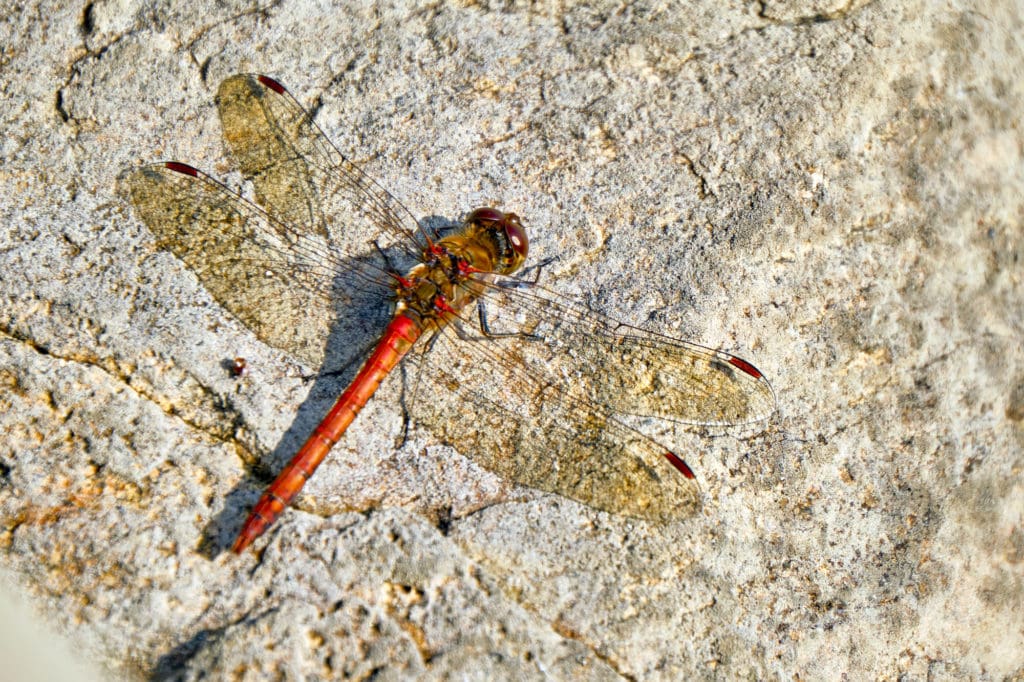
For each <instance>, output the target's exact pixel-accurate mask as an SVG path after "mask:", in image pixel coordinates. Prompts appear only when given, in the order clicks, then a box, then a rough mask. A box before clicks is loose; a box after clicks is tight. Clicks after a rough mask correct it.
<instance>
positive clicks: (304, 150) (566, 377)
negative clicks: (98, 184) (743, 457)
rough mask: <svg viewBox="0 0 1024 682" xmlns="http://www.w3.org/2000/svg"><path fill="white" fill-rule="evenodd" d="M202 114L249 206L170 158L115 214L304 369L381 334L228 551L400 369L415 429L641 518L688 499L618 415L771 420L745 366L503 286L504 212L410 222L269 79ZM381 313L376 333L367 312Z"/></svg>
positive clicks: (244, 80) (671, 466) (509, 471)
mask: <svg viewBox="0 0 1024 682" xmlns="http://www.w3.org/2000/svg"><path fill="white" fill-rule="evenodd" d="M217 106H218V110H219V114H220V119H221V123H222V126H223V131H224V137H225V139H226V141H227V143H228V147H229V148H230V150H231V153H232V155H233V156H234V158H235V160H236V161H237V163H238V166H239V169H240V171H241V173H242V176H243V177H244V178H245V179H246V180H247V181H248V182H249V183H251V186H252V190H253V192H254V194H255V201H256V202H257V203H258V204H259V206H257V204H256V203H253V202H251V201H249V200H248V199H246V198H244V197H243V196H242V195H240V194H238V193H236V192H234V191H232V190H231V189H229V188H228V187H226V186H225V185H223V184H221V183H220V182H218V181H217V180H214V179H213V178H211V177H210V176H208V175H206V174H205V173H203V172H201V171H199V170H196V169H195V168H193V167H191V166H188V165H186V164H183V163H178V162H173V161H172V162H165V163H160V164H156V165H152V166H146V167H142V168H139V169H135V170H132V171H130V172H129V173H128V174H127V175H126V181H127V187H128V191H129V194H130V198H131V201H132V203H133V205H134V206H135V208H136V210H137V212H138V214H139V215H140V216H141V217H142V219H143V220H144V221H145V223H146V224H147V225H148V227H149V228H150V230H151V231H152V232H153V234H154V235H155V236H156V238H157V241H158V245H159V247H160V248H162V249H166V250H169V251H170V252H172V253H174V254H175V255H176V256H177V257H178V258H180V259H181V260H182V261H184V263H185V264H186V265H187V266H188V267H189V268H190V269H191V270H192V271H193V272H195V273H196V275H197V276H198V277H199V279H200V281H201V282H202V283H203V284H204V286H206V288H207V289H208V290H209V291H210V293H211V294H212V295H213V296H214V298H216V299H217V300H218V301H219V302H220V303H221V304H222V305H223V306H224V307H225V308H227V309H228V310H229V311H231V312H232V313H233V314H234V315H236V316H237V317H238V318H239V319H240V320H241V321H242V322H243V323H244V324H246V325H247V326H248V327H249V328H250V329H252V330H253V332H255V333H256V335H257V336H259V337H260V338H261V339H262V340H264V341H265V342H266V343H268V344H270V345H272V346H274V347H277V348H280V349H283V350H285V351H287V352H289V353H291V354H293V355H294V356H295V357H296V358H298V359H299V360H301V361H302V362H304V363H307V364H308V365H310V366H315V367H320V366H323V365H324V363H325V361H326V362H327V363H329V364H331V363H333V362H336V361H338V360H339V359H340V358H341V356H342V355H343V354H344V353H345V352H348V348H347V347H348V346H350V345H351V343H348V344H346V343H338V342H337V341H335V339H345V338H346V337H349V338H351V336H350V335H351V334H352V333H354V332H356V331H361V332H363V333H364V334H365V332H366V328H367V327H375V328H376V329H377V330H378V333H380V340H379V342H378V343H377V346H376V349H375V350H374V351H373V352H372V354H371V355H370V356H369V357H368V358H367V359H366V360H365V362H364V364H363V365H362V368H361V369H360V370H359V372H358V374H357V375H356V376H355V378H354V379H353V381H352V382H351V384H350V385H349V387H348V388H347V389H346V390H345V392H344V393H343V394H342V395H341V397H340V398H339V399H338V401H337V402H336V403H335V405H334V407H333V408H332V409H331V410H330V412H329V413H328V414H327V416H326V417H325V418H324V420H323V421H322V422H321V424H320V425H319V426H317V427H316V429H315V430H314V432H313V434H312V435H311V436H310V437H309V439H308V441H307V442H306V443H305V445H303V446H302V448H301V449H300V450H299V451H298V453H297V454H296V455H295V456H294V458H293V459H292V460H291V462H290V463H289V464H288V465H287V466H286V467H285V468H284V470H283V471H281V473H280V474H279V475H278V476H277V478H276V479H275V480H274V482H273V483H272V484H271V485H270V487H269V488H267V490H266V492H265V493H264V494H263V496H262V497H261V498H260V499H259V501H258V502H257V503H256V505H255V506H254V507H253V509H252V511H251V513H250V515H249V517H248V520H247V521H246V522H245V525H244V527H243V528H242V530H241V532H240V533H239V535H238V538H237V539H236V540H235V543H234V546H233V550H234V551H235V552H239V553H240V552H242V551H243V550H245V548H246V547H248V546H249V545H250V544H251V543H252V542H253V541H254V540H255V539H256V538H257V537H259V536H260V535H261V534H262V533H263V532H264V531H265V530H266V529H267V527H268V526H270V525H271V524H272V523H273V522H274V520H275V519H276V518H277V517H278V516H279V515H280V514H281V512H282V511H283V510H284V509H285V507H287V506H288V504H289V503H290V502H291V501H292V499H293V498H294V497H295V496H296V495H297V494H298V492H299V491H300V490H301V489H302V486H303V485H304V484H305V482H306V480H307V479H309V477H310V476H312V475H313V472H314V471H315V470H316V468H317V466H318V465H319V464H320V462H321V461H323V459H324V457H325V456H326V455H327V453H328V452H329V451H330V449H331V448H332V447H333V446H334V444H335V443H337V442H338V440H339V439H340V438H341V436H342V434H344V433H345V430H346V429H347V428H348V426H349V424H351V423H352V420H353V419H355V417H356V414H357V413H358V412H359V411H360V409H361V408H362V407H363V406H364V405H365V404H366V402H367V401H368V400H369V399H370V397H371V396H372V395H373V393H374V391H376V389H377V387H378V386H379V385H380V383H381V381H382V380H383V379H384V378H385V376H386V375H387V374H388V372H390V371H391V370H392V369H393V368H394V367H395V366H396V365H397V364H398V363H399V362H400V361H402V360H403V358H404V359H405V361H406V362H407V363H410V364H411V365H412V366H413V367H412V368H411V369H413V370H414V374H413V376H415V377H416V379H415V380H414V382H413V384H412V387H413V388H412V389H411V390H412V394H413V395H412V398H411V400H410V401H409V402H410V403H411V406H412V412H413V417H414V419H415V420H416V421H417V422H418V423H420V424H423V425H425V426H426V427H428V428H429V429H430V430H431V431H432V432H433V433H435V435H437V436H438V437H440V438H441V439H443V440H444V441H445V442H448V443H451V444H453V445H455V446H456V447H457V448H459V449H460V451H462V452H464V453H466V454H467V455H468V456H471V457H473V458H474V459H475V460H476V461H477V462H479V463H480V464H481V465H482V466H484V467H485V468H487V469H490V470H492V471H494V472H496V473H497V474H499V475H501V476H504V477H507V478H510V479H512V480H514V481H516V482H517V483H520V484H522V485H525V486H529V487H533V488H537V489H540V490H543V491H547V492H553V493H558V494H561V495H564V496H566V497H569V498H572V499H575V500H578V501H580V502H583V503H585V504H587V505H590V506H592V507H595V508H597V509H600V510H604V511H608V512H612V513H617V514H624V515H628V516H632V517H637V518H642V519H648V520H654V521H671V520H674V519H679V518H683V517H686V516H688V515H690V514H692V513H693V512H694V511H695V509H696V508H697V507H698V506H699V504H700V493H699V488H698V486H697V484H696V481H695V478H694V474H693V471H692V470H691V469H690V467H689V466H688V465H687V464H686V462H685V461H684V460H683V458H682V457H680V456H679V455H677V454H675V453H673V452H672V451H671V450H669V449H667V448H665V447H664V446H661V445H659V444H658V443H657V442H655V441H654V440H652V439H651V438H649V437H647V436H645V435H644V434H642V433H640V432H639V431H637V430H635V429H634V428H633V426H632V425H631V421H632V419H633V418H634V417H641V418H642V417H653V418H658V419H663V420H669V421H674V422H678V423H682V424H689V425H705V426H706V425H725V426H729V425H736V424H747V423H752V422H757V421H761V420H765V419H767V417H768V416H770V414H771V413H772V412H773V411H774V409H775V396H774V394H773V392H772V389H771V387H770V385H769V384H768V381H767V380H766V379H765V377H764V376H763V375H762V374H761V372H760V371H758V370H757V369H756V368H755V367H754V366H753V365H752V364H751V363H749V362H747V361H746V360H743V359H741V358H738V357H736V356H735V355H730V354H728V353H725V352H722V351H720V350H714V349H711V348H705V347H703V346H699V345H697V344H693V343H689V342H687V341H680V340H676V339H673V338H669V337H667V336H663V335H661V334H658V333H655V332H652V331H648V330H644V329H640V328H637V327H632V326H629V325H627V324H623V323H621V322H617V321H615V320H613V319H610V318H608V317H605V316H603V315H600V314H598V313H595V312H593V311H591V310H588V309H586V308H585V307H582V306H580V305H578V304H575V303H572V302H570V301H568V300H566V299H564V298H562V297H561V296H558V295H556V294H554V293H552V292H551V291H549V290H547V289H545V288H544V287H542V286H540V285H539V284H537V282H536V279H537V276H535V277H533V278H532V279H530V278H526V277H523V276H522V274H520V275H519V276H517V275H516V274H515V273H516V272H517V271H520V268H521V266H522V265H523V264H524V262H525V261H526V257H527V253H528V248H529V247H528V244H529V242H528V239H527V235H526V231H525V229H524V227H523V223H522V221H521V220H520V218H519V217H518V216H517V215H516V214H515V213H509V212H503V211H500V210H498V209H495V208H486V207H485V208H477V209H475V210H473V211H471V212H470V213H469V214H468V215H466V217H465V219H464V220H463V221H462V223H461V225H459V226H457V227H456V228H454V229H451V230H448V231H447V232H446V233H444V234H440V233H438V232H436V231H434V230H431V229H428V228H426V227H423V226H421V225H420V224H419V223H418V222H417V220H416V219H415V218H414V217H413V215H412V214H411V213H410V212H409V211H408V209H406V208H405V207H404V206H403V205H402V204H401V203H399V202H398V201H397V200H396V199H395V198H394V197H392V195H391V194H389V193H388V192H387V191H386V190H384V189H383V188H382V187H381V186H380V185H378V184H377V183H376V182H375V181H374V180H372V179H371V178H370V177H368V176H367V175H366V174H365V173H363V172H362V171H361V170H360V169H359V168H357V167H356V166H355V165H354V164H353V163H352V162H351V161H349V160H348V159H347V158H346V157H345V156H344V155H343V154H342V153H341V152H340V151H338V150H337V148H335V147H334V146H333V145H332V144H331V142H330V141H329V140H328V139H327V137H326V136H325V135H324V134H323V132H322V131H321V130H320V128H319V127H318V126H317V124H316V123H315V122H314V121H313V119H312V118H311V117H310V115H309V114H308V113H307V112H306V111H305V109H303V107H302V106H301V105H300V104H299V103H298V101H296V99H295V98H294V97H293V96H292V95H291V94H289V93H288V92H287V91H286V90H285V88H284V87H283V86H281V85H280V84H279V83H278V82H276V81H274V80H273V79H271V78H268V77H266V76H256V75H236V76H232V77H230V78H228V79H227V80H225V81H224V82H223V83H222V84H221V85H220V88H219V89H218V92H217ZM260 206H262V208H260ZM534 268H535V269H537V272H536V273H535V275H539V266H534ZM388 301H391V302H392V303H393V313H392V314H391V317H390V321H389V322H388V321H387V320H388V318H379V317H375V316H374V315H372V314H370V313H368V312H366V311H369V310H371V309H372V308H373V307H374V306H373V305H372V304H379V303H380V302H384V303H387V302H388ZM376 307H377V308H379V306H376ZM381 327H383V331H382V332H381V331H380V329H381ZM339 349H341V350H339Z"/></svg>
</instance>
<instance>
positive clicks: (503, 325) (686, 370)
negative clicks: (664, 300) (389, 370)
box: [482, 282, 775, 426]
mask: <svg viewBox="0 0 1024 682" xmlns="http://www.w3.org/2000/svg"><path fill="white" fill-rule="evenodd" d="M505 284H508V283H507V282H506V283H505ZM484 306H485V309H486V311H487V313H488V319H489V320H490V321H491V327H492V332H494V333H495V334H501V333H513V334H516V335H517V336H516V340H517V341H519V346H518V349H517V350H516V351H515V352H514V354H513V356H514V357H519V358H522V362H523V363H524V365H525V366H526V368H527V370H528V371H529V373H530V374H531V375H533V376H538V377H543V378H542V379H540V380H541V381H543V382H545V383H552V384H558V385H560V386H562V387H563V390H564V391H567V392H571V393H578V394H580V395H581V396H585V397H586V399H587V400H588V401H590V402H592V403H594V404H597V405H604V406H607V408H608V409H609V410H610V411H611V412H613V413H618V414H628V415H634V416H638V417H656V418H658V419H665V420H669V421H673V422H677V423H681V424H689V425H694V426H732V425H740V424H750V423H754V422H759V421H762V420H764V419H767V418H768V417H769V416H770V415H771V414H772V412H774V411H775V394H774V392H773V391H772V388H771V385H770V384H769V383H768V380H767V379H765V377H764V376H763V375H762V374H761V372H760V371H759V370H758V369H757V368H756V367H754V366H753V365H752V364H751V363H749V362H747V361H746V360H743V359H742V358H739V357H737V356H735V355H731V354H729V353H726V352H724V351H719V350H714V349H711V348H706V347H704V346H700V345H698V344H695V343H690V342H688V341H682V340H679V339H674V338H672V337H669V336H665V335H662V334H658V333H656V332H652V331H649V330H646V329H641V328H638V327H633V326H630V325H627V324H624V323H622V322H618V321H616V320H614V319H612V318H610V317H607V316H605V315H601V314H598V313H596V312H594V311H591V310H588V309H586V308H584V307H582V306H580V305H578V304H575V303H573V302H571V301H569V300H567V299H565V298H563V297H561V296H559V295H557V294H555V293H553V292H551V291H548V290H547V289H545V288H543V287H540V286H536V285H534V286H518V287H514V286H503V285H501V284H495V285H492V286H490V288H489V291H488V292H487V294H486V296H485V298H484ZM482 360H483V361H485V362H506V359H505V358H504V357H501V358H498V357H496V358H493V359H490V358H482Z"/></svg>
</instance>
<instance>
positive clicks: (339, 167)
mask: <svg viewBox="0 0 1024 682" xmlns="http://www.w3.org/2000/svg"><path fill="white" fill-rule="evenodd" d="M217 108H218V111H219V113H220V119H221V125H222V127H223V129H224V139H225V140H226V141H227V143H228V146H229V147H230V149H231V153H232V155H233V156H234V158H235V160H236V161H237V163H238V166H239V169H240V170H241V172H242V174H243V175H244V176H245V177H246V178H248V179H250V180H252V182H253V185H254V187H255V189H256V200H257V201H258V202H259V203H260V204H261V205H262V206H263V207H264V208H265V209H266V210H267V211H268V212H269V213H270V214H271V215H272V216H274V217H275V218H278V219H279V220H280V221H281V222H283V223H286V224H290V225H306V226H309V228H308V229H309V230H310V231H311V232H315V233H316V234H318V235H321V236H323V237H325V238H327V239H329V240H330V241H331V243H332V244H333V245H335V247H336V248H338V250H340V251H342V252H345V253H354V252H357V251H361V250H365V248H366V247H367V245H368V243H369V242H371V241H377V242H378V245H379V246H380V247H381V248H384V249H386V248H389V247H394V248H397V249H400V250H402V251H403V256H404V257H405V258H407V259H412V258H416V257H418V256H419V255H420V254H421V253H422V251H423V248H424V246H425V245H426V243H425V240H423V238H422V234H421V233H420V232H419V230H418V226H417V222H416V219H415V218H414V217H413V216H412V215H411V214H410V213H409V211H408V210H407V209H406V208H405V207H404V206H402V204H401V203H400V202H399V201H398V200H396V199H395V198H394V197H393V196H392V195H391V194H390V193H388V192H387V190H385V189H384V188H383V187H381V186H380V185H379V184H377V183H376V182H375V181H374V180H373V179H372V178H370V177H369V176H368V175H366V174H365V173H363V172H362V171H361V170H360V169H359V168H358V167H357V166H356V165H355V164H353V163H352V162H351V161H349V160H348V159H347V158H346V157H345V155H344V154H342V153H341V152H340V151H339V150H338V149H337V148H336V147H335V146H334V145H333V144H332V143H331V141H330V140H329V139H327V136H326V135H324V133H323V131H321V130H320V127H319V126H317V124H316V122H314V121H313V119H312V118H311V117H310V115H309V114H308V112H307V111H306V110H305V109H304V108H303V107H302V105H300V104H299V103H298V101H296V99H295V98H294V97H293V96H292V95H291V94H290V93H289V92H288V91H287V90H285V88H284V87H283V86H281V85H280V84H279V83H277V82H276V81H274V80H273V79H271V78H268V77H267V76H258V75H253V74H238V75H235V76H231V77H230V78H228V79H226V80H225V81H224V82H223V83H221V85H220V87H219V89H218V91H217ZM403 265H404V263H403Z"/></svg>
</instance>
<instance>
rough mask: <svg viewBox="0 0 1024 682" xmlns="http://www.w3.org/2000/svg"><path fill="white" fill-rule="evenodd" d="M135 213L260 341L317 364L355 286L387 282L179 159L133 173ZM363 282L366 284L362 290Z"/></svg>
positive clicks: (128, 179)
mask: <svg viewBox="0 0 1024 682" xmlns="http://www.w3.org/2000/svg"><path fill="white" fill-rule="evenodd" d="M122 180H123V181H124V182H125V184H126V187H127V190H128V193H129V196H130V199H131V202H132V204H133V205H134V207H135V210H136V211H137V213H138V215H139V216H140V217H141V218H142V220H143V221H144V222H145V224H146V225H147V227H149V229H150V231H151V232H152V233H153V235H154V236H155V237H156V239H157V244H158V246H159V247H160V248H162V249H166V250H168V251H171V252H172V253H174V254H175V255H176V256H177V257H178V258H180V259H181V260H182V261H183V262H184V263H185V265H187V266H188V267H189V269H191V270H192V271H193V272H195V273H196V275H197V276H198V277H199V279H200V281H201V282H202V284H203V286H205V287H206V289H207V290H208V291H209V292H210V293H211V295H212V296H213V297H214V298H215V299H216V300H217V301H218V302H219V303H220V304H221V305H223V306H224V307H225V308H227V309H228V310H229V311H231V313H233V314H234V315H235V316H236V317H238V318H239V319H240V320H241V321H242V322H243V323H244V324H245V325H246V326H248V327H249V328H250V329H251V330H252V331H253V332H254V333H255V334H256V335H257V336H258V337H259V338H260V339H262V340H263V341H265V342H266V343H268V344H270V345H272V346H274V347H276V348H280V349H282V350H285V351H287V352H289V353H291V354H292V355H294V356H296V357H297V358H298V359H300V360H302V361H303V362H305V363H306V364H308V365H309V366H312V367H320V365H321V364H322V362H323V359H324V354H325V343H326V340H327V337H328V334H329V333H330V332H331V331H332V325H335V323H336V320H337V318H338V315H337V313H338V311H339V310H340V309H342V308H346V307H352V306H354V305H355V302H354V301H353V299H352V296H353V292H354V291H364V290H366V291H369V290H372V291H373V292H374V293H375V294H376V295H377V297H378V298H380V296H381V294H382V293H384V292H385V290H384V289H383V288H382V287H381V286H380V284H379V282H378V281H377V277H379V273H378V272H377V271H376V270H375V269H374V268H371V267H368V266H363V267H359V266H358V265H353V264H351V263H350V264H349V267H348V268H347V269H345V270H338V269H337V268H338V267H340V265H341V263H340V260H339V258H338V256H337V255H336V254H335V253H334V252H333V251H332V250H331V247H330V246H329V245H328V244H327V243H326V241H325V239H324V237H323V236H322V235H316V234H306V233H302V232H297V231H295V230H293V229H291V228H289V227H288V226H287V225H284V224H282V223H280V222H278V221H275V220H274V219H272V218H271V217H269V216H268V215H267V214H266V213H265V212H264V211H262V210H261V209H260V208H259V207H258V206H255V205H254V204H252V203H251V202H249V201H247V200H245V199H244V198H243V197H241V196H239V195H238V194H236V193H234V192H232V191H231V190H229V189H228V188H226V187H224V186H223V185H221V184H220V183H218V182H217V181H216V180H213V179H212V178H210V177H209V176H207V175H205V174H204V173H202V172H200V171H197V170H195V169H194V168H191V167H190V166H186V165H184V164H179V163H174V162H170V163H163V164H156V165H152V166H146V167H142V168H137V169H133V170H131V171H129V172H128V173H127V174H126V175H125V176H124V177H123V178H122ZM360 285H362V288H360Z"/></svg>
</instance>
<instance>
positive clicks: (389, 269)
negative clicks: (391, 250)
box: [371, 239, 402, 277]
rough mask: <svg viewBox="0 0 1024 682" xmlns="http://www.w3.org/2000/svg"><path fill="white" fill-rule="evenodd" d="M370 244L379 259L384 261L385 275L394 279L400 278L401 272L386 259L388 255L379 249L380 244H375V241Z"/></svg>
mask: <svg viewBox="0 0 1024 682" xmlns="http://www.w3.org/2000/svg"><path fill="white" fill-rule="evenodd" d="M371 243H372V244H373V248H375V249H377V253H378V254H380V257H381V259H382V260H383V261H384V266H385V268H386V269H387V273H388V274H389V275H392V276H394V277H400V276H401V274H402V271H401V270H399V269H398V268H396V267H395V265H394V263H392V262H391V259H390V258H389V257H388V254H387V253H385V252H384V249H382V248H380V244H378V243H377V240H376V239H374V240H373V241H372V242H371Z"/></svg>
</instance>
